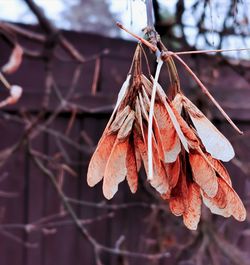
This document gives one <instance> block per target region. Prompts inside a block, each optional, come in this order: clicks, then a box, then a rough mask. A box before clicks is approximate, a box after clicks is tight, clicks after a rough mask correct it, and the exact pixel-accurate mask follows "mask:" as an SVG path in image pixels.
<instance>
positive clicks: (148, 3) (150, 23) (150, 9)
mask: <svg viewBox="0 0 250 265" xmlns="http://www.w3.org/2000/svg"><path fill="white" fill-rule="evenodd" d="M146 10H147V26H148V28H150V29H154V15H153V2H152V0H146Z"/></svg>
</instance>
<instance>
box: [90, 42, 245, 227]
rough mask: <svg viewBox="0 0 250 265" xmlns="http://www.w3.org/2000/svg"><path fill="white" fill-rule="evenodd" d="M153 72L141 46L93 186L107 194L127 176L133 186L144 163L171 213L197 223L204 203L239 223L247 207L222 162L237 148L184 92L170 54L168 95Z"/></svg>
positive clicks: (96, 158) (93, 167)
mask: <svg viewBox="0 0 250 265" xmlns="http://www.w3.org/2000/svg"><path fill="white" fill-rule="evenodd" d="M161 65H162V61H160V62H159V63H158V67H157V71H156V76H155V78H153V77H151V78H150V79H147V78H146V76H144V75H143V74H142V71H141V47H140V46H139V45H138V47H137V49H136V52H135V55H134V59H133V63H132V67H131V71H130V73H129V74H128V76H127V79H126V80H125V82H124V84H123V86H122V88H121V91H120V93H119V95H118V100H117V103H116V106H115V109H114V111H113V113H112V116H111V118H110V120H109V122H108V124H107V126H106V128H105V131H104V133H103V136H102V137H101V139H100V141H99V143H98V146H97V148H96V151H95V153H94V154H93V156H92V158H91V161H90V163H89V168H88V175H87V181H88V184H89V185H90V186H91V187H92V186H94V185H96V184H97V183H98V182H100V181H101V180H102V179H103V193H104V196H105V197H106V198H107V199H111V198H112V197H113V196H114V194H115V193H116V192H117V190H118V185H119V183H120V182H122V181H124V180H125V178H126V179H127V182H128V185H129V187H130V190H131V192H133V193H134V192H136V190H137V186H138V172H139V170H140V168H141V166H142V164H143V165H144V168H145V172H146V174H147V177H148V181H149V183H150V184H151V186H152V187H153V188H154V189H155V190H156V191H157V192H158V193H159V194H160V195H161V197H162V198H163V199H164V200H166V201H168V202H169V207H170V210H171V212H172V213H173V214H174V215H176V216H182V217H183V222H184V224H185V225H186V226H187V227H188V228H189V229H192V230H194V229H196V228H197V225H198V223H199V220H200V216H201V205H202V202H203V203H204V204H205V205H206V206H207V207H208V208H209V209H210V210H211V212H212V213H215V214H219V215H222V216H224V217H229V216H234V218H235V219H237V220H239V221H243V220H245V218H246V210H245V208H244V206H243V204H242V202H241V200H240V198H239V197H238V195H237V194H236V192H235V191H234V189H233V188H232V183H231V180H230V176H229V174H228V172H227V171H226V169H225V168H224V166H223V165H222V163H221V162H220V160H221V161H225V162H226V161H229V160H230V159H232V158H233V156H234V150H233V147H232V146H231V144H230V143H229V141H228V140H227V139H226V138H225V137H224V136H223V135H222V134H221V133H220V132H219V131H218V130H217V129H216V128H215V127H214V125H213V124H212V123H211V122H210V121H209V120H208V119H207V118H206V117H205V115H204V114H203V113H202V112H201V111H200V110H199V109H198V108H197V107H196V106H195V105H194V104H193V103H192V102H191V101H190V100H189V99H188V98H187V97H185V95H184V94H183V93H182V91H181V89H180V84H179V78H178V74H177V71H176V68H175V65H174V63H173V60H172V59H170V60H167V66H168V70H169V76H170V81H171V89H172V98H173V100H172V101H170V100H169V98H168V97H167V96H166V94H165V92H164V90H163V89H162V88H161V86H160V85H159V84H158V82H157V80H158V76H159V72H160V68H161Z"/></svg>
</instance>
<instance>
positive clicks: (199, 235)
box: [0, 0, 250, 265]
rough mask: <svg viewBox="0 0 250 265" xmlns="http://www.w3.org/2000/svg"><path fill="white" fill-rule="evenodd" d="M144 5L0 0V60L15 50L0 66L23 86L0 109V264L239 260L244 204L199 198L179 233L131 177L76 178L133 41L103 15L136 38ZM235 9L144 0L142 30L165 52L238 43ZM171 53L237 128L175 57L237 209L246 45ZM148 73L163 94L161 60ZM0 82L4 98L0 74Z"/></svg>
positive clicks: (242, 36)
mask: <svg viewBox="0 0 250 265" xmlns="http://www.w3.org/2000/svg"><path fill="white" fill-rule="evenodd" d="M145 2H146V1H143V0H119V1H118V0H106V1H105V0H103V1H100V0H71V1H66V0H8V1H7V0H0V6H1V9H0V37H1V38H0V65H1V67H2V66H3V65H5V64H6V62H8V60H9V58H10V56H11V54H12V53H13V51H15V50H16V51H19V53H18V55H15V59H16V60H18V61H19V63H18V67H17V69H14V70H15V71H12V72H11V73H8V72H6V73H5V72H4V70H3V68H2V71H3V72H4V75H5V77H6V78H7V80H8V82H9V83H10V84H17V85H20V86H21V87H22V88H23V95H22V97H21V99H20V101H19V102H18V103H17V104H14V105H7V106H5V107H4V108H1V110H0V129H1V141H0V264H1V265H20V264H21V265H54V264H60V265H69V264H74V265H78V264H79V265H80V264H86V265H92V264H93V265H94V264H97V265H102V264H105V265H106V264H108V265H118V264H120V265H128V264H132V265H133V264H137V265H139V264H159V265H161V264H181V265H191V264H197V265H200V264H211V265H218V264H220V265H221V264H223V265H224V264H225V265H227V264H241V265H242V264H243V265H247V264H249V258H250V247H249V246H250V239H249V236H250V226H249V214H248V217H247V220H246V221H245V222H242V223H239V222H236V221H235V220H234V219H233V218H228V219H225V218H222V217H220V216H215V215H211V213H210V212H209V211H208V210H207V209H206V208H204V209H203V215H202V220H201V222H200V225H199V228H198V230H197V231H189V230H187V229H186V228H185V227H184V226H183V224H182V218H179V217H176V216H173V215H172V214H171V213H170V212H169V209H168V205H167V203H166V202H164V201H163V200H161V199H160V198H158V197H157V196H155V195H154V193H153V192H152V190H151V189H150V187H149V186H148V184H147V182H146V181H145V179H144V178H143V174H142V177H141V179H140V182H141V185H140V188H139V190H138V192H137V193H136V194H135V195H133V194H131V193H130V191H129V189H128V187H127V184H126V183H122V184H120V186H119V192H118V193H117V194H116V196H115V198H114V199H112V200H111V201H106V200H105V199H104V197H103V195H102V187H101V184H99V185H97V187H95V188H90V187H88V186H87V183H86V171H87V167H88V163H89V159H90V157H91V155H92V153H93V151H94V150H95V147H96V144H97V142H98V140H99V138H100V136H101V135H102V132H103V130H104V128H105V125H106V123H107V121H108V119H109V117H110V114H111V112H112V110H113V108H114V103H115V101H116V97H117V94H118V92H119V89H120V87H121V84H122V83H123V81H124V80H125V78H126V75H127V72H128V70H129V67H130V64H131V60H132V57H133V53H134V50H135V47H136V42H135V40H134V39H132V38H131V37H130V36H129V35H128V34H127V33H125V32H124V31H121V30H120V29H118V28H117V27H116V25H115V23H116V21H120V22H121V23H122V24H123V25H124V26H125V27H127V28H128V29H130V30H131V31H133V32H134V33H136V34H138V35H140V36H144V33H143V29H145V27H146V26H147V15H146V5H145ZM249 10H250V1H244V0H223V1H219V0H218V1H217V0H199V1H195V0H190V1H187V0H176V1H164V0H153V12H154V17H155V27H156V30H157V31H158V33H159V34H160V35H161V38H162V40H163V41H164V43H165V45H166V47H167V48H168V49H170V50H173V51H183V50H184V51H186V50H198V49H235V48H236V49H237V48H238V49H239V48H249V47H250V25H249V18H250V15H249ZM20 50H21V52H20ZM147 54H148V59H149V63H150V68H151V71H152V73H154V70H155V66H156V63H155V56H154V55H153V54H152V53H150V52H147ZM17 58H19V59H17ZM182 58H183V59H184V60H185V61H186V62H187V63H188V65H189V66H190V67H191V68H192V70H193V71H194V72H195V73H196V74H197V75H198V76H199V77H200V79H201V80H202V82H204V84H205V85H206V86H207V88H208V89H209V91H211V93H212V94H213V95H214V97H215V98H216V99H217V100H218V101H219V103H220V104H221V106H222V107H223V108H224V109H225V110H226V112H227V113H228V114H229V116H230V117H231V118H232V119H233V120H234V121H235V122H236V123H237V125H238V126H239V127H240V129H242V130H243V131H244V135H243V136H239V135H237V133H236V132H234V131H233V130H232V129H231V127H230V126H229V125H228V124H227V123H226V121H225V120H224V118H223V117H222V116H221V114H219V113H218V112H217V111H216V110H215V109H214V107H213V106H212V105H210V102H208V100H207V98H206V97H204V95H203V94H202V93H201V92H200V89H199V88H198V87H197V85H196V84H195V83H194V82H193V80H192V79H190V76H189V75H188V74H187V72H186V71H185V69H183V67H182V66H181V65H179V64H177V68H178V72H179V75H180V78H181V85H182V88H183V90H184V91H185V93H186V94H187V95H188V96H189V98H190V99H191V100H192V101H193V102H195V103H196V105H197V106H199V108H200V109H202V110H203V112H205V113H206V115H207V116H208V117H209V118H211V119H212V121H213V122H214V124H216V126H217V127H218V128H219V129H220V130H221V131H222V132H223V133H224V134H225V135H226V136H227V137H228V139H229V140H230V141H231V142H232V144H233V146H234V148H235V151H236V157H235V158H234V159H233V160H232V161H231V162H230V163H227V164H226V165H225V166H226V167H227V169H228V170H229V173H230V175H231V177H232V181H233V185H234V187H235V190H236V191H237V193H238V194H239V196H240V197H241V199H242V200H243V202H244V205H245V206H246V208H247V209H248V211H249V202H250V201H249V196H250V181H249V172H250V164H249V159H250V114H249V113H250V112H249V109H250V104H249V102H250V85H249V84H250V71H249V68H250V63H249V59H250V52H249V51H236V52H222V53H216V54H215V53H213V54H210V55H207V54H199V55H185V56H183V57H182ZM145 72H146V71H145ZM160 81H161V83H162V85H163V87H164V89H165V90H166V92H167V87H168V83H169V82H168V72H167V70H166V69H165V70H163V71H162V73H161V77H160ZM0 91H1V94H0V100H5V99H6V98H7V97H8V96H9V94H8V90H7V89H6V88H5V87H4V84H1V86H0ZM69 209H70V210H69ZM72 216H73V217H74V218H72Z"/></svg>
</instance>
